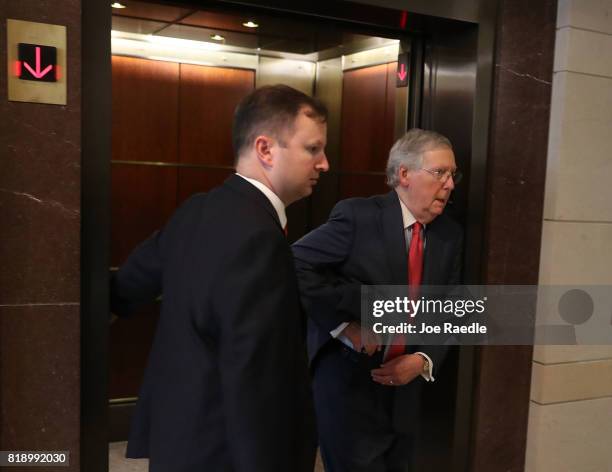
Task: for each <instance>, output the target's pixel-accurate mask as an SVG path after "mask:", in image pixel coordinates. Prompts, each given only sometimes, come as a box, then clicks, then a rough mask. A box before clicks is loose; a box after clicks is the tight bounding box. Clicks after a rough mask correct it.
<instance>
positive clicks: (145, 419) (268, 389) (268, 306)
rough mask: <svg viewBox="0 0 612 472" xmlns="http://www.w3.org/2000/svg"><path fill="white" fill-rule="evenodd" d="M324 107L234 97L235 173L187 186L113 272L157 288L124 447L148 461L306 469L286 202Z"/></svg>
mask: <svg viewBox="0 0 612 472" xmlns="http://www.w3.org/2000/svg"><path fill="white" fill-rule="evenodd" d="M326 116H327V111H326V109H325V107H324V106H323V105H322V104H321V103H319V102H318V101H317V100H314V99H312V98H311V97H308V96H306V95H304V94H303V93H301V92H298V91H297V90H294V89H292V88H290V87H287V86H281V85H277V86H270V87H263V88H261V89H258V90H256V91H254V92H253V93H251V94H250V95H249V96H247V97H246V98H245V99H244V100H243V101H242V102H241V103H240V105H239V106H238V108H237V109H236V113H235V116H234V124H233V130H232V133H233V145H234V150H235V153H236V156H237V158H236V175H233V176H232V177H230V178H229V179H228V180H226V182H225V183H224V184H223V185H221V186H220V187H217V188H215V189H213V190H211V191H210V192H208V193H206V194H200V195H196V196H194V197H192V198H191V199H189V200H188V201H187V202H186V203H185V204H183V205H182V206H181V207H180V208H179V209H178V210H177V211H176V213H175V214H174V215H173V216H172V218H171V219H170V221H169V222H168V223H167V224H166V226H165V227H164V228H163V229H162V230H161V231H159V232H157V233H155V234H153V235H152V236H151V237H150V238H149V239H148V240H146V241H145V242H143V243H142V244H141V245H140V246H139V247H138V248H136V249H135V250H134V252H133V253H132V254H131V255H130V257H129V258H128V260H127V262H126V263H125V264H124V265H123V266H122V267H121V268H120V270H119V271H118V273H117V274H116V276H115V277H114V278H113V280H112V287H111V294H112V300H111V308H112V310H113V312H114V313H117V314H127V313H129V312H130V311H132V309H133V308H134V307H135V306H137V305H139V304H141V303H144V302H149V301H151V300H152V299H154V298H155V297H157V296H159V295H160V294H161V295H162V310H161V317H160V320H159V325H158V328H157V332H156V335H155V339H154V342H153V346H152V349H151V353H150V356H149V361H148V366H147V369H146V372H145V376H144V381H143V385H142V388H141V391H140V395H139V399H138V404H137V406H136V412H135V417H134V419H133V423H132V430H131V433H130V439H129V443H128V449H127V456H128V457H132V458H138V457H149V458H150V465H149V467H150V469H149V470H151V471H152V472H196V471H197V472H204V471H208V472H289V471H301V470H303V471H308V472H312V468H313V463H314V452H315V446H316V441H315V428H314V411H313V410H312V399H311V390H310V385H309V378H308V366H307V356H306V349H305V320H304V319H303V315H302V313H301V309H300V301H299V291H298V285H297V280H296V277H295V271H294V265H293V258H292V254H291V251H290V248H289V246H288V244H287V241H286V238H285V233H284V229H285V227H286V216H285V206H286V205H289V204H291V203H292V202H294V201H296V200H299V199H300V198H303V197H305V196H307V195H310V193H311V192H312V187H313V186H314V185H315V184H316V183H317V179H318V178H319V174H320V172H325V171H327V170H328V168H329V166H328V162H327V158H326V156H325V153H324V148H325V144H326Z"/></svg>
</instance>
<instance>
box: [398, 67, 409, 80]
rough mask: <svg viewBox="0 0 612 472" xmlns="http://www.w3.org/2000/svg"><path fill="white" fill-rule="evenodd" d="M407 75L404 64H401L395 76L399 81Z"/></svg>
mask: <svg viewBox="0 0 612 472" xmlns="http://www.w3.org/2000/svg"><path fill="white" fill-rule="evenodd" d="M407 74H408V71H407V70H406V64H402V65H401V66H400V71H399V72H398V73H397V76H398V77H399V79H400V80H402V81H403V80H404V79H405V78H406V75H407Z"/></svg>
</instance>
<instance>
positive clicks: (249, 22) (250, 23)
mask: <svg viewBox="0 0 612 472" xmlns="http://www.w3.org/2000/svg"><path fill="white" fill-rule="evenodd" d="M242 26H246V27H247V28H258V27H259V25H258V24H257V23H255V22H254V21H251V20H249V21H247V22H245V23H242Z"/></svg>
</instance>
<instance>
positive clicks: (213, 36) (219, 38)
mask: <svg viewBox="0 0 612 472" xmlns="http://www.w3.org/2000/svg"><path fill="white" fill-rule="evenodd" d="M210 39H212V40H213V41H224V40H225V38H224V37H223V36H221V35H220V34H211V35H210Z"/></svg>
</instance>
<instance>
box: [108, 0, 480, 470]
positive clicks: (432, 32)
mask: <svg viewBox="0 0 612 472" xmlns="http://www.w3.org/2000/svg"><path fill="white" fill-rule="evenodd" d="M122 3H123V4H124V5H125V6H126V8H125V9H118V10H113V18H112V33H111V38H112V57H111V61H112V153H111V156H110V162H109V165H110V169H111V182H110V188H109V196H110V202H111V203H110V211H111V228H110V233H109V238H110V248H111V253H110V270H111V271H112V270H115V269H116V267H118V266H119V265H120V264H121V263H122V262H123V261H124V260H125V258H126V257H127V255H128V254H129V252H130V251H131V250H132V249H133V248H134V247H135V245H136V244H138V242H140V241H142V240H143V239H145V238H146V237H147V236H148V235H149V234H150V233H151V232H152V231H154V230H156V229H158V228H160V227H162V226H163V224H164V222H165V221H166V220H167V219H168V218H169V216H170V215H171V214H172V212H173V211H174V210H175V209H176V208H177V207H178V206H179V205H180V204H181V203H182V202H183V201H185V200H186V199H187V198H188V197H189V196H191V195H193V194H194V193H197V192H206V191H208V190H210V189H211V188H213V187H214V186H217V185H219V184H221V183H222V182H223V181H224V180H225V178H227V176H229V175H230V174H231V173H232V172H233V165H232V164H233V153H232V149H231V139H230V138H231V120H232V113H233V109H234V107H235V106H236V104H237V103H238V102H239V101H240V99H241V98H242V97H243V96H245V95H246V94H248V93H249V92H250V91H251V90H253V89H254V88H256V87H258V86H261V85H266V84H274V83H285V84H287V85H290V86H292V87H294V88H297V89H299V90H301V91H303V92H305V93H307V94H310V95H314V96H316V97H318V98H320V99H321V100H322V101H323V102H324V103H325V104H326V105H327V107H328V109H329V120H328V146H327V149H326V154H327V156H328V159H329V162H330V168H331V169H330V171H329V172H328V173H327V174H323V175H322V176H321V179H320V181H319V184H318V186H317V188H316V189H315V192H314V194H313V195H312V196H311V197H309V198H307V199H305V200H302V201H300V202H297V203H295V204H294V205H292V206H290V207H289V208H288V211H287V215H288V219H289V222H290V225H289V228H290V233H289V239H290V242H292V241H294V240H297V239H298V238H299V237H301V236H302V235H303V234H306V233H307V232H308V231H310V230H311V229H313V228H315V227H317V226H318V225H320V224H321V223H323V222H324V221H325V220H326V219H327V216H328V215H329V212H330V210H331V208H332V207H333V205H334V204H335V203H336V202H337V201H339V200H341V199H343V198H349V197H357V196H370V195H373V194H379V193H384V192H387V191H388V190H389V188H388V187H387V186H386V184H385V177H384V168H385V163H386V159H387V155H388V151H389V149H390V147H391V145H392V144H393V142H394V141H395V139H397V138H398V137H399V136H401V134H403V132H404V131H405V130H407V129H409V128H411V127H421V128H426V129H432V130H435V131H438V132H440V133H442V134H444V135H446V136H448V137H449V139H450V140H451V142H452V143H453V146H454V151H455V157H456V161H457V165H458V168H459V169H461V171H462V172H463V173H464V176H465V178H464V180H463V181H462V183H461V185H459V186H457V187H456V189H455V191H454V193H453V196H452V201H451V202H450V204H449V207H448V208H447V210H446V211H447V212H448V213H450V214H451V215H452V216H453V217H454V218H455V219H456V220H457V221H459V222H460V223H461V224H462V225H463V226H464V228H466V237H467V238H468V244H466V253H465V254H464V261H465V264H464V280H465V281H466V282H471V283H474V282H476V281H477V280H478V273H479V256H478V252H477V251H476V250H474V248H477V247H478V243H479V224H480V223H481V221H482V214H481V213H482V208H481V205H480V203H479V199H480V198H482V194H483V191H484V181H483V180H482V169H483V167H484V163H483V162H482V160H480V159H475V158H474V152H473V140H474V137H475V130H474V109H475V106H476V96H477V80H476V79H477V47H478V44H477V43H478V26H477V25H476V24H474V23H472V22H469V21H452V20H447V19H442V18H435V17H430V16H426V15H419V14H413V13H410V12H407V11H404V10H398V9H391V8H382V7H375V6H370V5H365V4H362V3H352V2H331V3H330V4H329V5H328V8H327V9H325V8H323V7H322V8H320V9H315V8H313V7H308V6H304V5H301V4H300V3H299V2H298V3H297V4H296V5H297V6H294V7H293V9H289V7H286V6H282V4H281V3H280V2H278V3H275V2H251V3H244V2H242V3H237V2H193V4H189V3H186V2H168V1H166V2H159V3H152V2H138V1H133V2H132V1H125V2H122ZM343 4H344V8H342V7H343ZM249 22H250V23H252V24H257V27H255V28H254V27H252V26H245V25H246V24H248V23H249ZM219 38H221V39H219ZM158 314H159V302H157V303H154V304H152V305H150V306H148V307H145V308H143V309H142V310H141V311H140V312H138V313H136V314H135V315H134V316H133V317H132V318H130V319H127V320H124V319H121V320H115V321H114V322H113V323H112V324H111V325H110V328H109V329H110V332H109V347H108V354H109V356H108V369H109V398H108V409H109V435H110V437H109V439H110V440H111V441H119V440H125V439H126V436H127V428H128V425H129V418H130V414H131V411H132V408H133V405H134V403H135V400H136V397H137V395H138V388H139V385H140V382H141V379H142V374H143V370H144V366H145V363H146V358H147V353H148V349H149V347H150V343H151V340H152V337H153V334H154V332H155V328H156V321H157V317H158ZM472 355H473V354H472V351H471V348H469V347H462V348H461V349H459V348H456V347H455V348H453V349H452V350H451V353H450V354H449V357H448V359H447V361H446V362H445V364H444V365H443V366H442V367H441V368H440V370H439V371H438V372H437V375H436V382H435V383H433V384H431V385H428V388H427V395H426V397H425V408H424V411H423V412H422V418H421V424H420V428H419V429H420V434H419V439H418V440H419V443H418V444H417V447H416V450H417V451H419V454H417V463H416V464H415V470H417V471H424V470H428V471H436V472H437V471H464V470H467V460H468V459H467V458H468V450H469V437H470V427H471V425H470V420H469V417H470V405H471V401H472V399H471V393H472V392H471V379H472V375H473V372H472Z"/></svg>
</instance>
